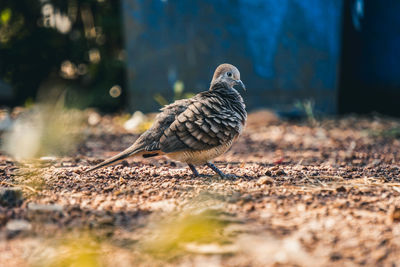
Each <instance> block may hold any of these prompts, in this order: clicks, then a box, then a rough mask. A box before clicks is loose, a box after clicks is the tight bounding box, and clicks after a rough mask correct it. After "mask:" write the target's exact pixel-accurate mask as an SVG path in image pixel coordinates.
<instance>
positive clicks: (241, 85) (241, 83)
mask: <svg viewBox="0 0 400 267" xmlns="http://www.w3.org/2000/svg"><path fill="white" fill-rule="evenodd" d="M235 82H236V85H239V87H240V88H242V89H243V91H246V86H245V85H244V83H243V82H242V81H241V80H235Z"/></svg>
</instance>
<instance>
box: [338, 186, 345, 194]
mask: <svg viewBox="0 0 400 267" xmlns="http://www.w3.org/2000/svg"><path fill="white" fill-rule="evenodd" d="M346 191H347V190H346V188H345V187H344V186H343V185H342V186H339V187H337V188H336V192H342V193H344V192H346Z"/></svg>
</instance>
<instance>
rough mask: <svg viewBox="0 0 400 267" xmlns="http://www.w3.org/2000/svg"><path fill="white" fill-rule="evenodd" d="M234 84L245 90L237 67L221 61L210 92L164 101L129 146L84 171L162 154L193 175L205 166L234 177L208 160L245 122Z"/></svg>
mask: <svg viewBox="0 0 400 267" xmlns="http://www.w3.org/2000/svg"><path fill="white" fill-rule="evenodd" d="M235 86H239V87H240V88H241V89H243V90H244V91H246V87H245V85H244V83H243V82H242V80H241V79H240V72H239V70H238V69H237V68H236V67H235V66H233V65H231V64H227V63H224V64H221V65H219V66H218V67H217V68H216V70H215V72H214V75H213V77H212V80H211V84H210V87H209V89H208V91H203V92H200V93H198V94H197V95H195V96H193V97H191V98H188V99H180V100H176V101H175V102H173V103H172V104H169V105H166V106H164V107H163V108H161V109H160V111H161V112H160V113H159V114H158V115H157V116H156V118H155V120H154V123H153V125H152V126H151V127H150V128H149V129H148V130H147V131H145V132H144V133H143V134H142V135H140V136H139V138H138V139H136V141H135V142H134V143H133V145H131V146H130V147H128V148H127V149H125V150H124V151H122V152H121V153H119V154H117V155H115V156H113V157H111V158H109V159H106V160H105V161H103V162H101V163H99V164H98V165H96V166H94V167H92V168H90V169H89V170H87V171H86V172H91V171H94V170H97V169H99V168H102V167H105V166H108V165H111V164H114V163H117V162H119V161H121V160H123V159H125V158H128V157H133V156H136V157H138V156H141V157H143V158H149V157H154V156H161V155H165V156H167V157H168V158H170V159H172V160H176V161H180V162H183V163H186V164H187V165H188V166H189V168H190V169H191V171H192V172H193V175H194V176H195V177H197V176H199V172H198V171H197V169H196V167H195V166H197V165H207V166H208V167H209V168H211V169H212V170H213V171H214V172H215V173H216V174H217V175H219V176H220V177H221V178H229V177H232V176H234V175H230V174H224V173H223V172H222V171H221V170H219V169H218V168H217V167H216V166H215V165H214V164H213V163H212V162H211V160H212V159H214V158H216V157H217V156H219V155H222V154H224V153H225V152H226V151H227V150H228V149H229V148H230V147H231V146H232V144H233V142H234V141H235V140H236V139H237V138H238V137H239V135H240V134H241V133H242V131H243V129H244V127H245V124H246V120H247V112H246V106H245V103H244V101H243V98H242V96H241V95H240V93H239V92H238V91H237V90H236V89H235V88H234V87H235Z"/></svg>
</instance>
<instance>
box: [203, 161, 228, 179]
mask: <svg viewBox="0 0 400 267" xmlns="http://www.w3.org/2000/svg"><path fill="white" fill-rule="evenodd" d="M206 165H207V166H208V167H210V168H211V169H212V170H213V171H215V173H216V174H218V175H219V176H220V177H221V178H225V177H226V175H225V174H224V173H223V172H222V171H221V170H220V169H218V168H217V167H216V166H215V165H214V164H212V163H211V162H207V163H206Z"/></svg>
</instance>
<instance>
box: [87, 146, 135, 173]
mask: <svg viewBox="0 0 400 267" xmlns="http://www.w3.org/2000/svg"><path fill="white" fill-rule="evenodd" d="M141 151H142V149H141V148H136V147H135V146H131V147H129V148H127V149H125V150H124V151H122V152H121V153H119V154H117V155H115V156H114V157H111V158H109V159H106V160H105V161H103V162H101V163H99V164H97V165H96V166H94V167H92V168H90V169H89V170H87V171H86V173H88V172H91V171H94V170H97V169H100V168H103V167H105V166H108V165H111V164H114V163H117V162H119V161H121V160H123V159H126V158H128V157H130V156H133V155H134V154H136V153H138V152H141Z"/></svg>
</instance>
